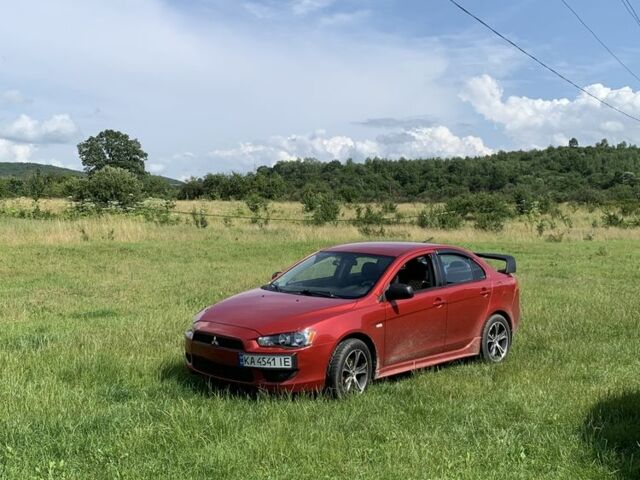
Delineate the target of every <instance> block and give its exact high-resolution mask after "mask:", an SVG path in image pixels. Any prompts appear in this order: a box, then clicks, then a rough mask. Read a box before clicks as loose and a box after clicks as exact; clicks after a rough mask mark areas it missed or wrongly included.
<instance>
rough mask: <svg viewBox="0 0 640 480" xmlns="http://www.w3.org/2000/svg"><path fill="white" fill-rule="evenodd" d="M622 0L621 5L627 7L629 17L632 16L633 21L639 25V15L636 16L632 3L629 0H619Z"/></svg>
mask: <svg viewBox="0 0 640 480" xmlns="http://www.w3.org/2000/svg"><path fill="white" fill-rule="evenodd" d="M620 1H621V2H622V5H624V8H626V9H627V12H629V15H631V18H633V19H634V20H635V22H636V23H637V24H638V26H639V27H640V17H638V14H637V13H636V9H635V8H633V5H631V2H630V1H629V0H620Z"/></svg>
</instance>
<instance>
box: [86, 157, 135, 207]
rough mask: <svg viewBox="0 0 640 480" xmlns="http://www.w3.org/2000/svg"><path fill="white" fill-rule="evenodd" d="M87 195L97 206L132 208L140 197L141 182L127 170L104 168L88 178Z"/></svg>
mask: <svg viewBox="0 0 640 480" xmlns="http://www.w3.org/2000/svg"><path fill="white" fill-rule="evenodd" d="M88 195H89V198H90V199H91V200H93V201H94V202H95V203H96V204H97V205H99V206H101V207H106V206H109V205H112V204H116V205H117V206H119V207H122V208H129V207H133V206H134V205H135V204H136V203H137V202H139V201H140V198H141V196H142V182H141V181H140V180H138V178H137V177H136V176H135V175H134V174H133V173H131V172H130V171H128V170H125V169H123V168H118V167H111V166H106V167H104V168H102V169H100V170H98V171H97V172H95V173H94V174H93V175H92V176H91V177H90V178H89V185H88Z"/></svg>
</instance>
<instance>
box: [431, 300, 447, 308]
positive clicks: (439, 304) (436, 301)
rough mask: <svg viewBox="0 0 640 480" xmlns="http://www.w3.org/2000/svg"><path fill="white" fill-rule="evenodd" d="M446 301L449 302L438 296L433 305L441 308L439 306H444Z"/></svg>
mask: <svg viewBox="0 0 640 480" xmlns="http://www.w3.org/2000/svg"><path fill="white" fill-rule="evenodd" d="M445 303H447V302H445V301H444V300H443V299H441V298H440V297H438V298H436V299H435V300H434V301H433V306H434V307H436V308H439V307H441V306H443V305H444V304H445Z"/></svg>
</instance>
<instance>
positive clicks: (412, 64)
mask: <svg viewBox="0 0 640 480" xmlns="http://www.w3.org/2000/svg"><path fill="white" fill-rule="evenodd" d="M460 2H461V3H462V4H463V5H465V6H466V7H467V8H469V9H470V10H472V11H473V12H475V13H476V14H477V15H479V16H480V17H482V18H483V19H485V20H486V21H487V22H489V23H490V24H492V25H493V26H494V27H496V28H497V29H498V30H499V31H501V32H502V33H504V34H506V35H508V36H509V37H511V38H512V39H513V40H515V41H517V42H518V43H519V44H521V45H522V46H523V47H524V48H526V49H528V50H530V51H531V52H532V53H535V54H536V55H537V56H539V57H540V58H541V59H543V60H544V61H546V62H547V63H548V64H550V65H552V66H553V67H555V68H557V69H558V70H560V71H561V72H562V73H564V74H566V75H567V76H569V77H570V78H571V79H572V80H574V81H575V82H577V83H578V84H580V85H581V86H584V87H585V88H587V89H588V90H589V91H590V92H591V93H593V94H594V95H596V96H598V97H599V98H603V99H605V100H607V101H608V102H610V103H612V104H614V105H616V106H617V107H618V108H621V109H623V110H625V111H627V112H629V113H631V114H634V115H640V94H638V93H637V91H638V89H639V88H640V85H638V83H640V82H638V80H637V79H635V78H633V77H632V76H631V75H630V74H629V73H628V72H627V71H625V70H624V69H623V68H622V67H621V66H620V65H619V64H618V63H616V62H615V60H614V59H613V58H612V57H611V56H609V55H608V53H607V52H606V51H605V50H604V49H603V48H602V47H601V46H600V45H599V44H598V43H597V42H596V41H595V40H594V39H593V38H592V37H591V35H590V34H589V33H588V32H587V31H586V30H585V29H584V27H582V26H581V25H580V24H579V23H578V22H577V20H576V19H575V18H574V17H573V16H572V14H571V13H570V12H569V11H568V10H567V9H566V8H565V7H564V6H563V4H562V2H561V1H560V0H557V1H556V0H548V1H533V0H521V1H514V0H511V1H506V0H492V1H479V0H460ZM631 2H632V3H633V4H634V5H635V6H636V8H637V9H638V11H639V12H640V1H639V0H631ZM569 3H570V4H571V5H572V6H573V7H574V8H575V9H576V11H578V13H579V14H580V15H581V16H582V17H583V18H584V20H585V21H586V22H587V23H588V24H589V25H590V26H591V27H592V28H593V29H594V30H595V31H596V32H597V33H598V34H599V35H600V37H601V38H602V39H603V40H604V41H605V42H606V43H607V44H608V45H609V47H610V48H611V49H612V50H613V51H614V52H615V53H616V54H617V55H618V56H619V57H620V58H622V59H623V61H624V62H625V63H627V65H628V66H629V67H630V68H631V69H632V70H634V71H635V72H637V73H638V75H640V56H639V55H638V53H639V52H638V47H637V45H638V40H639V39H640V26H638V25H637V24H636V23H634V21H633V20H632V18H631V17H630V16H629V15H628V13H627V12H626V10H625V9H624V7H623V5H622V3H621V2H615V1H612V2H604V1H602V0H600V1H584V0H583V1H580V2H578V1H577V0H569ZM0 11H1V12H2V15H1V16H0V161H33V162H40V163H51V164H56V165H63V166H68V167H71V168H79V167H80V162H79V159H78V158H77V153H76V148H75V145H76V144H77V143H78V142H79V141H81V140H83V139H84V138H86V137H88V136H89V135H94V134H96V133H97V132H99V131H100V130H102V129H105V128H113V129H118V130H121V131H124V132H126V133H128V134H130V135H131V136H133V137H136V138H138V139H139V140H140V141H141V142H142V145H143V147H144V148H145V150H146V151H147V152H148V153H149V161H148V168H149V169H150V170H151V171H153V172H155V173H160V174H163V175H168V176H173V177H179V178H185V177H188V176H190V175H202V174H204V173H206V172H217V171H222V172H229V171H248V170H251V169H253V168H255V166H258V165H270V164H273V163H274V162H276V161H278V160H282V159H287V158H296V157H308V156H313V157H316V158H319V159H321V160H331V159H334V158H337V159H339V160H345V159H346V158H353V159H355V160H357V161H361V160H363V159H364V158H366V157H369V156H376V155H377V156H385V157H390V158H399V157H401V156H404V157H406V158H412V157H425V156H443V157H447V156H453V155H484V154H487V153H490V152H493V151H497V150H500V149H504V150H509V149H519V148H522V149H528V148H535V147H545V146H547V145H550V144H554V145H557V144H564V143H566V141H567V140H568V138H571V137H573V136H575V137H577V138H578V140H579V141H580V142H581V143H583V144H587V143H593V142H595V141H597V140H599V139H601V138H603V137H607V138H609V139H610V141H612V142H619V141H623V140H624V141H627V142H629V143H639V142H640V124H639V123H637V122H633V121H632V120H629V119H627V118H625V117H623V116H621V115H620V114H618V113H616V112H613V111H610V110H608V109H606V108H604V107H603V106H602V105H600V104H598V102H596V101H594V100H592V99H590V98H588V97H587V96H585V95H584V94H579V92H577V91H575V89H573V88H572V87H570V86H568V85H567V84H565V83H563V82H562V81H561V80H559V79H558V78H556V77H555V76H553V75H552V74H550V73H549V72H547V71H545V70H543V69H541V68H540V67H539V66H538V65H536V64H535V63H533V62H532V61H530V60H529V59H527V58H526V57H524V56H523V55H522V54H520V53H519V52H518V51H516V50H514V49H513V48H512V47H510V46H508V45H506V44H505V43H504V42H502V41H501V40H500V39H498V38H496V37H494V36H493V35H492V34H491V33H490V32H488V31H486V30H485V29H484V28H483V27H481V26H480V25H478V24H477V23H475V22H473V21H472V20H471V19H470V18H469V17H467V16H465V15H464V14H462V12H460V11H459V10H458V9H456V8H455V7H454V6H453V5H452V4H451V3H450V2H449V1H447V0H425V1H414V0H376V1H374V0H343V1H332V0H282V1H275V0H246V1H242V0H240V1H222V0H185V1H177V0H172V1H170V0H135V1H131V0H128V1H125V0H112V1H110V2H96V1H92V0H86V1H84V2H76V1H72V0H55V1H51V2H42V1H35V0H22V1H20V2H9V1H8V0H0Z"/></svg>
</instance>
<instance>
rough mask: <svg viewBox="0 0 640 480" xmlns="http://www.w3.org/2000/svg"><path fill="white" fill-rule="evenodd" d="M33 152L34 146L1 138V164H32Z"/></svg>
mask: <svg viewBox="0 0 640 480" xmlns="http://www.w3.org/2000/svg"><path fill="white" fill-rule="evenodd" d="M33 150H34V148H33V145H25V144H18V143H14V142H10V141H9V140H3V139H2V138H0V162H20V163H26V162H30V161H31V154H32V153H33Z"/></svg>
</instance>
